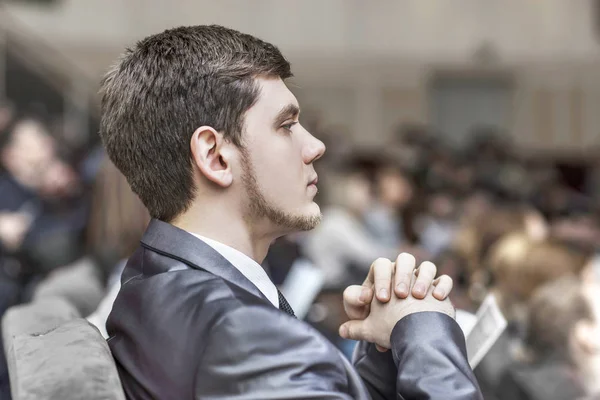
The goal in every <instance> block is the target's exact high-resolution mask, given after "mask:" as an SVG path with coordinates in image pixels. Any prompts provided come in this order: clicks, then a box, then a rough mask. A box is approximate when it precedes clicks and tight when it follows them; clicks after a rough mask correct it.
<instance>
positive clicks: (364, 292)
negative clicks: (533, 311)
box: [358, 289, 371, 303]
mask: <svg viewBox="0 0 600 400" xmlns="http://www.w3.org/2000/svg"><path fill="white" fill-rule="evenodd" d="M370 292H371V291H370V290H369V289H363V290H362V291H361V292H360V296H359V298H358V300H360V301H361V302H363V303H366V302H368V301H369V297H370V296H369V295H370V294H371V293H370Z"/></svg>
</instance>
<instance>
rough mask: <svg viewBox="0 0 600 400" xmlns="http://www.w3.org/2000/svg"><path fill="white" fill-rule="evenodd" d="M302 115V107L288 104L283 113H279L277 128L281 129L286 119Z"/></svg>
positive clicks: (276, 122)
mask: <svg viewBox="0 0 600 400" xmlns="http://www.w3.org/2000/svg"><path fill="white" fill-rule="evenodd" d="M299 114H300V107H298V106H297V105H295V104H288V105H287V106H285V107H283V108H282V109H281V111H279V112H278V113H277V116H276V117H275V122H274V124H275V127H276V128H279V125H281V124H282V123H283V122H284V121H285V120H286V119H288V118H290V117H296V116H298V115H299Z"/></svg>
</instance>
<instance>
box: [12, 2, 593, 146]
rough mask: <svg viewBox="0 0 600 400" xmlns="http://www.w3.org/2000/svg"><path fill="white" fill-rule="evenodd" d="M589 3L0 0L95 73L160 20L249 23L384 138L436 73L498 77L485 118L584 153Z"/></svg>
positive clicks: (376, 137) (357, 129) (356, 135)
mask: <svg viewBox="0 0 600 400" xmlns="http://www.w3.org/2000/svg"><path fill="white" fill-rule="evenodd" d="M593 5H594V2H593V1H592V0H572V1H564V0H544V1H539V0H488V1H481V0H452V1H443V0H389V1H384V0H370V1H363V0H302V1H291V0H288V1H282V0H252V1H244V0H219V1H208V0H202V1H201V0H179V1H168V0H85V1H82V0H62V1H57V2H56V3H55V4H54V5H51V6H47V7H39V6H37V7H32V6H27V5H23V4H16V3H15V4H10V3H9V4H7V5H5V11H6V12H7V13H8V14H9V15H10V16H11V18H12V20H14V21H15V22H16V23H17V24H18V26H19V27H20V29H21V30H23V31H26V32H28V33H30V34H31V35H33V36H36V37H39V38H42V39H43V41H45V42H46V43H47V44H48V45H51V46H53V47H54V48H56V49H58V50H59V51H60V52H61V53H62V54H64V55H65V56H66V57H68V58H69V59H70V60H71V61H72V62H73V63H74V65H76V66H77V68H79V69H81V70H84V71H86V73H88V74H89V75H90V76H91V77H92V78H93V79H96V80H97V79H98V77H99V76H101V74H102V72H103V71H104V70H105V69H106V67H107V65H108V64H109V63H110V62H111V61H112V60H114V58H115V57H116V56H117V55H118V53H119V52H120V50H121V49H122V48H123V47H124V46H126V45H128V44H131V43H132V42H134V41H135V40H137V39H140V38H142V37H144V36H145V35H147V34H150V33H154V32H158V31H160V30H162V29H165V28H168V27H172V26H176V25H185V24H204V23H218V24H223V25H226V26H230V27H233V28H236V29H239V30H242V31H245V32H248V33H252V34H255V35H257V36H259V37H261V38H263V39H265V40H268V41H272V42H274V43H275V44H277V45H278V46H279V47H280V48H281V49H282V51H283V52H284V53H285V54H286V55H287V56H288V58H289V59H290V60H291V61H292V63H293V66H294V71H295V74H296V78H295V79H294V81H293V87H294V88H293V90H294V91H295V92H296V94H297V96H298V97H299V99H300V101H301V102H302V105H303V106H304V108H306V109H307V110H308V111H309V112H312V113H313V114H319V115H321V116H322V118H323V119H324V122H325V124H326V125H330V126H336V127H338V128H339V129H343V130H344V131H346V132H348V134H349V135H351V136H352V138H353V139H354V140H355V141H356V142H358V143H360V144H364V145H376V144H381V143H384V142H385V140H387V138H389V137H390V135H391V134H392V132H393V131H394V129H395V127H397V126H398V124H400V123H403V122H432V121H436V120H437V119H439V118H441V117H439V115H437V114H436V113H439V110H438V109H436V107H435V106H434V105H435V104H436V101H437V100H438V99H437V97H436V96H438V94H437V93H438V92H437V91H436V87H437V86H438V84H437V82H439V81H440V80H443V81H448V80H453V79H455V80H457V82H459V83H460V82H467V86H469V85H470V84H469V83H468V81H469V79H476V80H478V81H481V80H482V79H483V80H486V79H488V80H490V81H501V82H505V83H506V93H507V96H509V98H510V102H509V104H508V106H507V110H504V111H502V116H499V117H495V118H496V119H498V118H500V120H501V125H503V127H504V128H505V129H507V130H508V131H510V132H511V133H512V134H513V135H514V137H515V139H516V140H517V142H518V143H520V144H522V145H523V146H526V147H529V148H532V149H550V150H552V149H561V150H562V151H575V152H580V151H583V150H586V149H589V148H590V146H591V145H592V144H594V143H596V142H598V140H599V139H600V112H598V110H600V68H599V67H600V53H599V45H598V37H599V35H598V34H597V30H596V21H595V20H594V16H595V15H596V14H595V8H594V6H593ZM459 86H460V85H459ZM437 103H439V101H437ZM438 108H439V107H438ZM457 112H460V111H457ZM466 117H468V116H465V118H466ZM492 120H494V118H492ZM459 122H460V123H459V124H458V125H457V126H462V125H465V124H468V123H469V121H459ZM461 124H462V125H461Z"/></svg>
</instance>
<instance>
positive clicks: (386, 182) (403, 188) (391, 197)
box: [377, 169, 413, 208]
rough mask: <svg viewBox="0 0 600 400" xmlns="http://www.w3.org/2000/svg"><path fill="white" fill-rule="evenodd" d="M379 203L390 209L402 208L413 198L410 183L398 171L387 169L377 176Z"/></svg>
mask: <svg viewBox="0 0 600 400" xmlns="http://www.w3.org/2000/svg"><path fill="white" fill-rule="evenodd" d="M377 186H378V195H379V201H380V202H381V203H383V204H384V205H386V206H388V207H391V208H402V207H404V206H405V205H406V204H407V203H408V202H410V200H411V199H412V196H413V188H412V184H411V182H410V181H409V180H408V179H407V178H406V177H405V176H404V175H403V174H402V173H401V172H399V171H395V170H393V169H388V170H384V171H381V172H380V174H379V176H378V182H377Z"/></svg>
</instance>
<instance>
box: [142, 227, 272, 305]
mask: <svg viewBox="0 0 600 400" xmlns="http://www.w3.org/2000/svg"><path fill="white" fill-rule="evenodd" d="M141 242H142V246H143V247H145V248H147V249H150V250H152V251H155V252H157V253H159V254H162V255H165V256H167V257H171V258H174V259H176V260H178V261H181V262H183V263H185V264H186V265H188V266H190V267H192V268H194V269H199V270H204V271H207V272H209V273H211V274H213V275H216V276H218V277H220V278H223V279H225V280H227V281H229V282H231V283H233V284H235V285H237V286H240V287H241V288H243V289H245V290H246V291H248V292H250V293H252V294H254V295H255V296H257V297H260V298H262V299H265V300H267V298H266V297H265V296H264V295H263V294H262V293H261V292H260V290H258V288H257V287H256V286H254V284H253V283H252V282H250V281H249V280H248V279H247V278H246V277H245V276H244V275H243V274H242V273H241V272H240V271H238V270H237V268H235V267H234V266H233V265H231V263H230V262H229V261H227V260H226V259H225V258H224V257H223V256H222V255H221V254H219V252H217V251H216V250H215V249H213V248H212V247H210V246H209V245H207V244H206V243H204V242H203V241H202V240H200V239H198V238H196V237H194V235H192V234H191V233H189V232H186V231H184V230H183V229H179V228H177V227H176V226H173V225H171V224H169V223H166V222H163V221H159V220H157V219H152V220H151V221H150V224H149V225H148V228H147V229H146V232H145V233H144V236H143V237H142V240H141ZM147 267H148V266H147V265H144V270H145V271H144V272H145V273H159V272H166V271H149V270H148V268H147ZM267 301H268V300H267Z"/></svg>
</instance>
